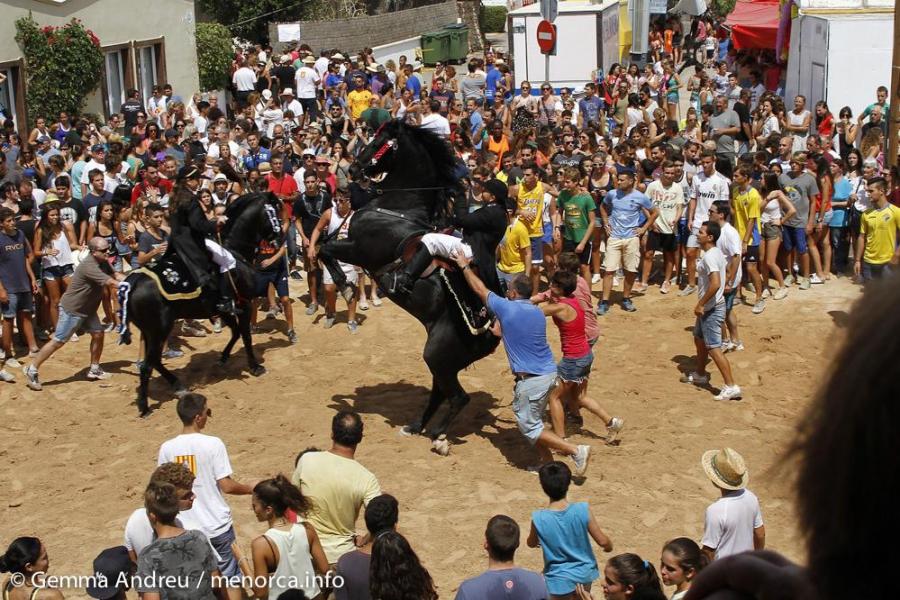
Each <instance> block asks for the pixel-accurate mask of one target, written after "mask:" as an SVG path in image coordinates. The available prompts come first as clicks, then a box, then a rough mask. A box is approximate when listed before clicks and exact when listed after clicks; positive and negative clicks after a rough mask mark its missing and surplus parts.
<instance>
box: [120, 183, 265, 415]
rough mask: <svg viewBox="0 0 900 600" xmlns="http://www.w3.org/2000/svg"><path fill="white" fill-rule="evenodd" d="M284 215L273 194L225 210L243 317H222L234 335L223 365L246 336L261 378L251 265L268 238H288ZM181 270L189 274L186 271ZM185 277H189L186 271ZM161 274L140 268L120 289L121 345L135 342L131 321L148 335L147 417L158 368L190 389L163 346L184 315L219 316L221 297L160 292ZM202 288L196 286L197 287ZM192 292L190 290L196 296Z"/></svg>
mask: <svg viewBox="0 0 900 600" xmlns="http://www.w3.org/2000/svg"><path fill="white" fill-rule="evenodd" d="M280 214H281V201H280V200H279V199H278V198H277V197H276V196H274V195H273V194H270V193H266V194H247V195H244V196H241V197H240V198H237V199H236V200H235V201H234V202H233V203H232V204H231V205H230V206H229V207H228V208H227V209H226V211H225V215H226V216H227V217H228V222H227V223H226V224H225V227H224V228H223V230H222V240H223V242H224V243H223V245H224V247H225V248H227V249H228V250H230V251H231V253H232V254H233V255H234V257H235V259H236V260H237V268H236V270H235V273H236V277H235V278H234V285H235V288H236V290H237V294H236V296H237V299H236V304H237V306H238V308H239V309H240V310H239V311H238V312H239V315H238V316H237V317H235V316H233V315H227V314H222V315H219V316H220V317H221V319H222V321H223V322H224V323H225V324H226V325H228V327H229V328H230V329H231V339H230V340H228V344H227V345H226V346H225V349H224V350H223V351H222V356H221V358H220V359H219V363H220V364H222V365H224V364H225V362H226V361H227V360H228V357H229V356H230V355H231V350H232V348H233V347H234V344H235V343H236V342H237V339H238V337H240V338H241V339H242V341H243V343H244V350H245V351H246V352H247V361H248V363H249V365H250V374H251V375H254V376H259V375H262V374H263V373H265V368H264V367H263V366H262V365H260V364H259V361H257V360H256V356H255V355H254V353H253V346H252V341H251V339H250V310H249V308H250V307H249V302H250V299H251V298H252V297H253V292H254V270H253V267H252V266H251V265H250V262H251V261H252V260H253V257H254V256H255V254H256V250H257V248H258V247H259V243H260V242H261V241H262V240H263V239H265V240H267V241H269V242H270V243H279V242H280V240H281V237H282V230H281V225H280V223H279V220H278V215H280ZM170 257H171V258H172V259H173V261H174V262H175V264H176V265H177V262H178V259H177V257H174V255H173V250H172V246H169V250H168V251H167V252H166V254H165V255H164V256H163V257H162V258H161V259H160V260H161V261H166V260H167V259H169V258H170ZM175 270H181V271H183V272H184V273H186V271H185V270H184V269H177V267H175ZM182 276H184V275H183V274H182ZM159 279H160V278H159V277H158V276H154V277H152V276H150V275H148V274H147V273H146V272H143V270H141V271H137V272H135V273H132V274H131V275H129V276H128V277H127V278H126V279H125V281H126V283H128V285H129V288H128V292H127V297H123V293H122V291H121V288H120V298H122V299H123V300H124V302H123V303H122V304H123V312H122V314H123V319H122V327H121V330H120V331H121V332H122V338H121V340H120V343H125V344H128V343H130V337H131V332H130V331H129V330H128V325H129V320H130V321H131V322H133V323H134V324H135V325H137V327H138V329H140V330H141V333H142V334H143V338H144V360H143V362H142V363H141V370H140V377H141V381H140V385H139V386H138V398H137V406H138V410H139V411H140V414H141V416H142V417H143V416H146V415H147V414H149V412H150V408H149V406H148V405H147V387H148V384H149V382H150V375H151V373H152V372H153V369H156V370H157V371H159V373H160V375H162V376H163V378H165V380H166V381H167V382H168V383H169V385H171V386H173V387H174V388H175V390H176V394H180V393H183V392H184V391H185V388H184V386H182V384H181V382H180V381H179V380H178V378H177V377H176V376H175V375H174V374H172V372H171V371H169V370H168V369H166V368H165V367H164V366H163V364H162V361H161V360H160V358H161V354H162V350H163V345H164V344H165V342H166V339H168V337H169V334H170V333H171V332H172V327H173V326H174V324H175V321H176V320H178V319H209V318H210V317H213V316H216V315H217V314H218V312H217V311H216V301H217V295H216V294H215V292H214V291H212V290H209V291H204V293H202V294H200V295H199V296H197V297H193V298H185V299H177V300H169V299H166V298H165V297H164V296H163V294H162V293H161V292H160V289H159V286H158V285H157V280H159ZM191 287H196V286H191ZM190 295H192V294H187V295H186V296H190Z"/></svg>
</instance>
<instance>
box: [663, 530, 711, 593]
mask: <svg viewBox="0 0 900 600" xmlns="http://www.w3.org/2000/svg"><path fill="white" fill-rule="evenodd" d="M708 564H709V557H707V556H706V555H705V554H704V553H703V552H702V551H701V550H700V546H699V545H698V544H697V542H695V541H694V540H692V539H690V538H686V537H680V538H675V539H674V540H671V541H669V542H666V545H665V546H663V549H662V556H660V559H659V572H660V575H661V576H662V582H663V585H674V586H675V593H674V594H672V597H671V598H670V600H682V599H683V598H684V597H685V596H686V595H687V593H688V590H689V589H691V582H692V581H693V579H694V578H695V577H696V576H697V574H698V573H700V571H701V570H702V569H703V568H704V567H706V566H707V565H708Z"/></svg>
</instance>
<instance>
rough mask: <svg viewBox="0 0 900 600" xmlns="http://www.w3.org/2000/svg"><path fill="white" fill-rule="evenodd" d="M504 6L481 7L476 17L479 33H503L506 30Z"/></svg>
mask: <svg viewBox="0 0 900 600" xmlns="http://www.w3.org/2000/svg"><path fill="white" fill-rule="evenodd" d="M506 12H507V11H506V7H505V6H482V7H481V13H480V14H479V15H478V20H479V26H480V27H481V33H503V31H504V30H505V29H506Z"/></svg>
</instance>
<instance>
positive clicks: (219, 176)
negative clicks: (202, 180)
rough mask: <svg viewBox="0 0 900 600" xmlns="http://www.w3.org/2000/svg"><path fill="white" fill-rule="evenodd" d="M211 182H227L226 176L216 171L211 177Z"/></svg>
mask: <svg viewBox="0 0 900 600" xmlns="http://www.w3.org/2000/svg"><path fill="white" fill-rule="evenodd" d="M212 181H213V183H215V182H217V181H225V182H228V177H226V176H225V173H216V176H215V177H213V178H212Z"/></svg>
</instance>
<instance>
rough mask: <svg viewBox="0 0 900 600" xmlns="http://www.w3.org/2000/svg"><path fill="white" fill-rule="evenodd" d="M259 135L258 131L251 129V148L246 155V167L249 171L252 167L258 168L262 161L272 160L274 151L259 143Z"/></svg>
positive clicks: (248, 141) (249, 137) (249, 135)
mask: <svg viewBox="0 0 900 600" xmlns="http://www.w3.org/2000/svg"><path fill="white" fill-rule="evenodd" d="M259 135H260V134H259V132H258V131H251V132H250V133H248V134H247V143H248V144H249V145H250V150H249V151H248V152H247V155H246V156H245V157H244V168H245V169H246V170H248V171H249V170H250V169H258V168H259V165H261V164H262V163H267V162H269V161H271V160H272V153H271V152H269V149H268V148H266V147H264V146H260V145H259Z"/></svg>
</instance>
